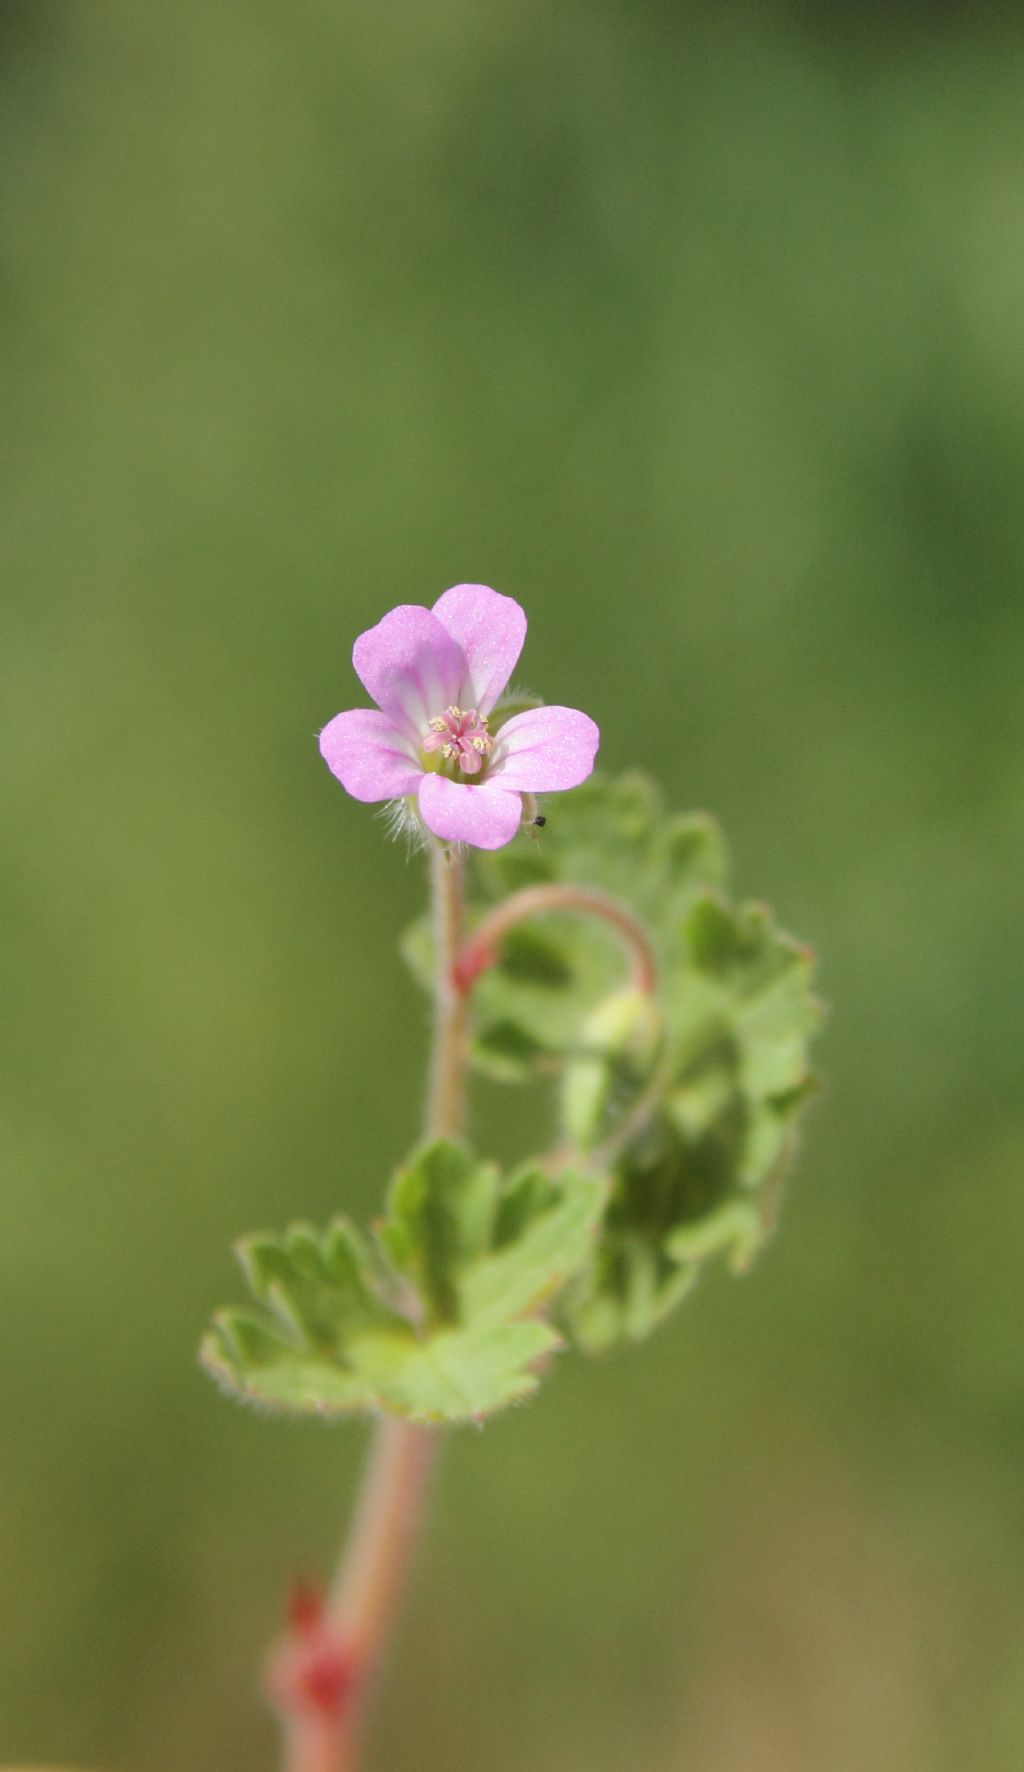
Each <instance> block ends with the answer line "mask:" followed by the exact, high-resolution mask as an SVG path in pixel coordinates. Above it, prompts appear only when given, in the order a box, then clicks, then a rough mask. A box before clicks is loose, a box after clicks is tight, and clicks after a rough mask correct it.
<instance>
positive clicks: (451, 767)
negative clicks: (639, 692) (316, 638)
mask: <svg viewBox="0 0 1024 1772" xmlns="http://www.w3.org/2000/svg"><path fill="white" fill-rule="evenodd" d="M525 637H526V616H525V615H524V613H523V611H522V610H521V609H520V607H519V604H518V603H516V602H515V601H514V600H513V599H512V598H511V597H503V596H501V595H500V594H499V593H498V592H497V591H492V590H489V589H488V587H487V585H455V586H454V587H453V588H452V589H451V590H450V591H445V593H444V596H443V597H439V598H438V600H437V602H436V603H435V604H434V607H433V609H423V608H421V607H420V606H419V605H418V604H415V603H402V604H399V606H398V608H397V609H392V610H391V611H390V612H389V614H387V615H386V616H385V617H384V619H383V621H379V622H378V623H377V626H376V627H375V628H370V629H369V630H368V631H367V632H366V633H365V634H360V636H359V638H358V640H357V641H356V643H355V646H354V647H353V649H352V663H353V664H354V665H355V668H356V674H357V675H358V677H359V679H360V681H361V683H362V685H363V688H364V689H365V690H366V691H367V693H368V694H369V695H370V696H372V697H373V700H374V701H375V702H376V703H377V707H376V708H353V709H352V710H351V711H350V712H348V713H344V714H336V715H335V716H334V719H333V720H330V721H328V723H327V725H326V726H325V727H324V729H323V731H322V732H321V734H320V752H321V755H322V756H323V758H324V761H325V762H326V764H327V766H328V768H329V769H330V770H331V772H332V774H334V775H336V776H337V777H338V780H339V781H340V782H341V785H342V787H343V788H345V789H346V790H347V792H348V793H350V794H351V795H352V797H353V799H355V800H403V799H406V798H407V797H410V796H412V795H415V797H416V802H417V807H418V811H419V817H420V819H421V821H422V823H423V824H424V825H426V827H427V829H428V830H430V831H432V832H433V833H434V836H435V837H441V838H443V839H444V840H445V841H446V842H449V843H472V844H474V845H475V846H476V848H478V849H500V848H502V847H503V845H504V844H506V843H510V842H511V841H512V838H513V837H514V836H515V834H516V831H517V830H518V829H519V825H520V823H521V821H522V816H523V802H522V796H523V794H545V793H553V792H555V791H556V790H557V789H560V788H574V787H576V786H577V785H578V783H579V782H581V781H585V780H586V778H587V776H588V775H589V774H590V771H591V769H592V768H593V766H594V754H595V752H596V750H597V746H598V742H599V738H600V734H599V733H598V730H597V727H596V726H595V725H594V722H593V720H590V719H588V717H587V715H586V714H581V713H578V712H577V710H576V709H575V708H548V707H540V708H530V709H529V710H528V711H527V712H526V713H522V714H514V715H513V716H512V718H511V719H510V720H506V721H505V723H504V724H503V725H497V726H496V727H495V730H494V731H493V732H492V731H491V727H490V715H491V711H492V709H493V707H494V704H495V702H496V701H497V700H498V697H499V696H500V695H501V694H502V692H503V690H504V689H505V687H506V685H507V683H508V680H509V677H510V676H511V675H512V672H513V670H514V669H515V665H516V661H517V659H518V657H519V654H520V652H521V651H522V647H523V640H524V639H525Z"/></svg>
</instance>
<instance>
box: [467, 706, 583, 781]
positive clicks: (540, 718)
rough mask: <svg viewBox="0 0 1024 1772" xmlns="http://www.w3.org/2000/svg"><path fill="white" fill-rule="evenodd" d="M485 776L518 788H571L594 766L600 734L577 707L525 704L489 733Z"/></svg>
mask: <svg viewBox="0 0 1024 1772" xmlns="http://www.w3.org/2000/svg"><path fill="white" fill-rule="evenodd" d="M494 737H495V750H494V756H493V759H492V761H491V775H490V779H491V780H492V781H493V782H494V785H495V787H503V788H515V789H516V790H517V792H519V793H524V794H545V793H552V792H554V791H555V790H556V789H558V788H575V787H578V786H579V784H580V782H581V781H586V779H587V776H588V775H589V774H590V771H591V770H592V769H593V767H594V757H595V755H596V753H597V747H598V745H599V744H600V742H601V734H600V732H599V731H598V729H597V727H596V726H595V725H594V722H593V720H591V719H590V718H589V716H588V715H587V714H581V713H580V712H579V710H578V709H577V708H530V709H529V710H528V711H527V712H526V713H525V714H514V715H513V717H512V719H511V720H507V721H506V722H505V725H504V726H502V727H500V728H499V730H498V731H497V732H496V733H495V735H494Z"/></svg>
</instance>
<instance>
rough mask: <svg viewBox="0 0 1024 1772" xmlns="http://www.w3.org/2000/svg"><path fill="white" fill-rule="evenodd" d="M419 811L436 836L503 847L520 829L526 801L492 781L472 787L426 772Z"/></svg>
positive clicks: (481, 846)
mask: <svg viewBox="0 0 1024 1772" xmlns="http://www.w3.org/2000/svg"><path fill="white" fill-rule="evenodd" d="M420 813H421V815H422V818H423V822H424V824H425V825H426V826H427V827H428V829H430V830H432V831H433V833H434V835H435V837H443V838H444V839H445V841H446V842H448V843H472V844H473V845H474V847H475V848H477V849H501V848H503V847H504V845H505V844H506V843H511V841H512V838H513V837H514V836H515V834H516V832H517V830H518V829H519V825H520V821H521V819H522V816H523V803H522V800H521V799H520V798H519V795H518V794H507V793H505V792H504V791H503V790H502V789H501V788H499V787H492V786H491V784H490V782H485V783H484V784H483V786H482V787H470V786H469V785H468V784H465V785H464V784H463V783H462V782H460V781H449V780H448V778H447V776H444V775H425V776H424V777H423V780H422V781H421V782H420Z"/></svg>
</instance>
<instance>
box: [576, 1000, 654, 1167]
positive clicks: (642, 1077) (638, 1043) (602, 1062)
mask: <svg viewBox="0 0 1024 1772" xmlns="http://www.w3.org/2000/svg"><path fill="white" fill-rule="evenodd" d="M663 1041H664V1017H663V1016H662V1013H661V1010H660V1009H659V1008H658V1006H657V1004H656V1003H655V1002H654V999H653V998H652V997H651V996H649V995H648V994H647V992H646V991H638V990H636V989H629V990H622V991H616V992H615V993H614V994H613V995H612V996H610V997H605V998H604V999H603V1000H602V1001H601V1002H600V1003H599V1004H598V1005H597V1008H596V1009H594V1010H593V1011H592V1012H591V1014H590V1015H589V1016H588V1017H587V1019H586V1021H585V1022H584V1024H583V1030H582V1033H581V1036H580V1046H579V1051H578V1052H577V1054H576V1056H575V1057H574V1058H572V1059H570V1061H569V1063H568V1064H567V1066H566V1069H565V1074H564V1077H563V1080H562V1119H563V1122H564V1125H565V1129H566V1131H567V1133H568V1134H569V1136H570V1138H571V1139H572V1140H573V1142H574V1143H575V1144H577V1145H579V1146H581V1148H582V1149H584V1150H588V1149H590V1148H591V1147H592V1146H593V1145H595V1144H600V1143H601V1142H602V1141H603V1140H604V1139H606V1138H608V1137H609V1136H610V1135H611V1134H612V1133H614V1132H615V1131H616V1129H617V1128H618V1127H619V1126H620V1125H621V1123H622V1121H623V1120H624V1119H625V1118H626V1116H627V1115H628V1114H629V1113H630V1111H631V1110H632V1109H633V1108H634V1107H635V1105H636V1103H637V1101H638V1100H639V1098H640V1096H641V1095H642V1094H643V1091H644V1090H645V1089H646V1088H647V1086H648V1084H649V1083H650V1082H651V1079H652V1077H653V1076H654V1072H655V1070H656V1068H657V1064H658V1061H659V1059H660V1057H661V1052H662V1046H663Z"/></svg>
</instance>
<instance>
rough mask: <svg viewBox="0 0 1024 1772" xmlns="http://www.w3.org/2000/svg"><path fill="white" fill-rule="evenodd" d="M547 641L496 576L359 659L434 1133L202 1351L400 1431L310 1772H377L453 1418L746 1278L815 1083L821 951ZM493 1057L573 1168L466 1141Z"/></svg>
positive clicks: (238, 1383) (302, 1757) (306, 1678)
mask: <svg viewBox="0 0 1024 1772" xmlns="http://www.w3.org/2000/svg"><path fill="white" fill-rule="evenodd" d="M526 625H527V624H526V616H525V614H524V612H523V610H522V609H521V608H520V606H519V604H518V603H517V602H515V600H514V599H513V598H511V597H507V596H502V595H500V594H499V593H498V592H497V591H493V590H490V589H489V588H488V587H487V586H485V585H475V584H462V585H456V586H454V587H453V588H452V589H451V590H448V591H445V593H444V594H443V596H441V597H439V598H438V600H437V601H436V602H435V603H434V604H433V606H432V608H430V609H427V608H425V607H422V606H420V605H417V604H402V605H400V606H399V607H398V608H396V609H392V610H391V611H390V612H389V613H388V614H387V615H385V616H384V617H383V619H382V620H381V621H379V622H378V623H377V625H376V626H375V627H373V628H370V629H369V630H368V631H367V632H366V633H364V634H361V635H360V636H359V638H358V639H357V640H356V643H355V646H354V648H353V664H354V666H355V671H356V675H357V676H358V678H359V681H360V683H361V684H362V687H363V689H364V690H365V692H366V694H367V696H368V697H369V698H370V700H371V701H372V702H373V703H374V704H375V705H374V706H373V707H356V708H352V709H349V710H348V711H346V712H343V713H339V714H336V715H335V716H334V718H333V719H331V720H329V721H328V722H327V724H326V726H325V727H324V728H323V731H322V732H321V734H320V751H321V754H322V756H323V759H324V761H325V762H326V764H327V766H328V768H329V769H330V770H331V772H332V774H333V775H335V776H336V777H337V779H338V781H339V782H340V783H341V785H342V787H343V788H344V789H345V790H346V791H347V793H348V794H349V795H351V796H352V797H353V798H354V799H355V800H359V801H363V802H367V803H371V804H373V803H379V804H381V805H383V806H384V807H385V808H386V809H387V810H388V813H389V819H390V823H391V826H392V828H393V829H394V830H396V831H402V832H405V833H406V834H407V835H408V836H409V837H410V838H411V839H412V840H413V842H414V843H415V844H416V845H417V846H418V847H420V848H422V850H423V851H424V853H425V856H426V860H427V867H428V876H429V882H430V906H429V911H428V913H427V915H425V916H424V918H423V919H422V921H420V922H417V923H416V924H415V925H414V926H413V927H412V928H411V929H409V930H407V931H406V932H405V934H404V936H403V939H402V947H403V952H404V954H405V956H406V959H407V961H408V963H409V964H410V966H411V967H412V969H413V972H414V973H415V975H416V977H417V978H418V979H419V980H420V982H421V983H422V984H423V986H424V988H425V989H426V990H427V991H428V992H429V993H430V995H431V998H432V1001H433V1030H432V1037H431V1049H430V1054H429V1061H428V1087H427V1106H426V1112H425V1117H424V1125H423V1135H422V1139H421V1142H420V1143H419V1144H418V1145H417V1147H416V1148H415V1149H414V1150H413V1151H412V1152H411V1153H409V1154H408V1155H407V1156H405V1157H404V1158H401V1159H400V1160H399V1161H398V1162H397V1163H396V1167H395V1171H394V1174H393V1176H392V1177H391V1178H390V1179H389V1180H388V1181H387V1183H386V1186H385V1189H384V1198H383V1204H382V1210H381V1216H380V1217H379V1219H378V1220H377V1221H376V1223H375V1224H374V1225H373V1226H372V1227H362V1226H356V1225H354V1224H352V1223H351V1222H350V1221H349V1219H348V1218H346V1217H345V1216H343V1215H339V1216H338V1217H337V1218H335V1219H334V1220H333V1221H332V1222H331V1223H330V1224H329V1225H327V1226H325V1227H322V1228H317V1227H315V1226H311V1225H306V1224H293V1225H291V1226H290V1227H289V1228H288V1229H286V1230H285V1231H284V1232H283V1233H282V1234H280V1235H276V1234H274V1235H271V1234H261V1235H257V1236H251V1237H246V1238H243V1239H242V1240H241V1241H240V1243H239V1245H238V1252H239V1256H240V1260H241V1264H242V1268H243V1271H244V1274H245V1278H246V1281H247V1283H248V1288H249V1292H250V1294H251V1299H250V1302H249V1303H248V1304H246V1305H241V1306H238V1307H232V1308H229V1309H226V1310H223V1311H221V1312H219V1313H218V1314H217V1315H216V1316H215V1318H214V1321H213V1324H212V1326H211V1328H210V1330H209V1331H208V1333H207V1335H206V1337H205V1339H204V1342H203V1347H202V1355H201V1357H202V1361H203V1364H204V1365H205V1367H206V1368H207V1370H208V1371H209V1372H210V1373H211V1374H212V1375H213V1376H214V1377H215V1378H216V1379H217V1380H218V1382H219V1383H220V1384H221V1385H222V1386H223V1387H224V1388H225V1389H226V1390H227V1391H229V1392H231V1393H233V1394H235V1395H236V1396H238V1397H240V1398H244V1399H247V1400H249V1401H252V1402H255V1403H257V1404H260V1405H262V1406H263V1407H265V1408H267V1409H270V1410H277V1411H282V1412H285V1413H290V1414H312V1415H320V1416H323V1417H327V1418H335V1417H338V1416H345V1415H360V1414H362V1415H369V1416H372V1417H373V1418H374V1419H375V1421H376V1423H377V1425H376V1429H375V1439H374V1444H373V1448H372V1451H371V1455H370V1460H369V1465H368V1470H367V1475H366V1478H365V1484H364V1491H363V1495H362V1497H361V1500H360V1502H359V1505H358V1506H357V1508H356V1512H355V1524H354V1527H353V1530H352V1533H351V1537H350V1540H349V1543H348V1546H347V1549H346V1551H345V1553H344V1555H343V1557H342V1560H341V1564H340V1568H339V1571H338V1574H337V1576H336V1578H335V1580H334V1581H333V1583H332V1584H331V1585H330V1586H329V1587H328V1588H326V1589H325V1590H324V1591H323V1592H320V1591H313V1590H312V1589H308V1588H303V1589H302V1590H301V1591H297V1592H296V1594H295V1595H293V1598H292V1602H291V1605H290V1608H289V1617H288V1626H287V1630H286V1632H285V1635H284V1637H283V1638H282V1640H281V1642H280V1643H279V1644H278V1645H277V1647H276V1649H275V1651H274V1653H273V1656H272V1658H271V1662H270V1665H269V1669H268V1680H267V1684H268V1692H269V1695H270V1698H271V1701H272V1703H273V1704H274V1706H275V1708H276V1709H277V1711H278V1714H279V1716H280V1719H281V1723H282V1729H283V1735H284V1751H285V1762H284V1763H285V1767H286V1772H353V1769H354V1768H356V1767H357V1766H358V1765H359V1763H360V1755H361V1751H362V1750H361V1742H362V1734H363V1724H364V1720H365V1712H366V1697H367V1692H368V1688H369V1685H370V1682H371V1680H372V1678H373V1676H374V1674H375V1671H376V1669H377V1667H378V1665H379V1662H380V1658H381V1653H382V1649H383V1646H384V1644H385V1642H386V1639H387V1635H388V1631H389V1627H390V1623H391V1620H392V1618H393V1615H394V1610H395V1606H396V1603H397V1599H398V1595H399V1591H400V1587H401V1583H402V1579H403V1575H404V1571H405V1568H406V1565H407V1563H408V1560H409V1555H410V1552H411V1550H412V1547H413V1544H414V1542H415V1537H416V1532H417V1526H418V1522H419V1519H420V1517H421V1514H422V1504H423V1497H424V1493H425V1486H426V1479H427V1475H428V1472H429V1470H430V1467H431V1465H432V1463H433V1461H434V1457H435V1455H436V1451H437V1447H438V1445H439V1443H440V1441H441V1438H442V1436H443V1430H444V1429H445V1428H447V1427H449V1426H451V1425H453V1424H458V1423H461V1422H474V1423H481V1422H483V1421H485V1420H486V1419H487V1418H488V1417H489V1416H490V1415H492V1414H493V1413H494V1412H495V1411H497V1410H500V1409H503V1408H505V1407H507V1406H508V1405H509V1404H512V1403H519V1402H522V1401H523V1400H524V1399H526V1398H528V1397H529V1396H530V1395H531V1394H532V1393H533V1391H535V1390H536V1388H537V1386H538V1384H539V1383H541V1382H543V1381H545V1380H546V1379H547V1377H548V1376H549V1374H551V1373H552V1370H553V1362H554V1360H555V1357H556V1356H558V1355H560V1354H561V1353H562V1352H563V1351H565V1350H567V1349H569V1348H573V1347H575V1348H577V1349H581V1350H583V1351H585V1352H587V1353H591V1354H594V1353H598V1352H603V1351H606V1350H609V1349H612V1348H614V1347H615V1346H617V1345H620V1344H624V1343H635V1342H638V1341H641V1340H643V1339H644V1338H645V1337H646V1336H648V1335H649V1334H651V1333H652V1332H653V1331H654V1330H655V1329H656V1327H657V1326H658V1324H659V1323H661V1322H662V1321H663V1320H664V1318H665V1317H666V1316H668V1315H669V1313H670V1312H671V1311H672V1310H673V1309H674V1308H675V1307H676V1306H677V1305H678V1304H679V1302H680V1301H681V1300H682V1299H683V1297H684V1296H685V1295H686V1294H687V1293H688V1292H689V1290H690V1289H691V1287H692V1286H693V1283H694V1281H695V1279H696V1277H697V1276H698V1274H699V1272H700V1269H701V1267H702V1266H703V1265H704V1263H705V1262H707V1261H708V1260H710V1259H712V1258H720V1259H723V1260H725V1261H726V1263H727V1264H728V1265H729V1266H730V1267H731V1268H732V1269H733V1271H735V1272H742V1271H743V1270H744V1269H745V1268H746V1267H748V1266H749V1264H750V1262H751V1260H752V1259H753V1257H754V1255H755V1254H756V1253H757V1251H758V1249H759V1248H760V1246H761V1244H762V1243H763V1242H764V1240H765V1238H766V1236H767V1235H768V1233H769V1232H770V1230H771V1229H772V1226H773V1224H774V1220H775V1215H776V1210H777V1200H778V1193H779V1186H780V1182H781V1180H782V1177H783V1175H784V1172H785V1169H786V1166H787V1164H788V1162H789V1160H790V1158H791V1155H792V1151H793V1144H794V1137H795V1133H796V1125H797V1121H798V1118H799V1115H800V1110H801V1108H802V1106H803V1104H804V1102H805V1101H806V1099H807V1096H808V1094H809V1092H810V1090H811V1087H812V1078H811V1073H810V1070H809V1067H808V1045H809V1042H810V1039H811V1036H812V1035H813V1033H814V1031H815V1028H816V1026H817V1023H818V1021H819V1018H820V1010H819V1006H818V1004H817V1002H816V1000H815V998H814V996H813V994H812V991H811V976H810V975H811V966H812V956H811V954H810V951H809V950H808V949H807V948H806V947H804V946H802V945H801V944H800V943H798V942H796V941H794V940H792V939H791V938H790V937H789V936H788V935H785V934H784V933H782V931H780V930H779V929H778V928H777V926H776V925H775V923H774V921H773V919H772V917H771V914H770V912H769V911H768V910H767V909H766V907H765V906H763V905H760V904H756V905H749V904H748V905H742V904H741V905H738V906H737V905H733V904H731V903H730V901H729V899H728V898H727V896H726V882H725V871H726V870H725V857H724V851H723V845H722V841H721V837H720V835H719V832H718V829H717V827H716V825H715V824H714V823H713V821H712V820H710V819H708V818H707V817H705V816H703V815H693V814H685V813H677V812H672V811H670V810H668V809H667V808H666V806H665V803H664V801H663V799H662V794H661V791H660V789H659V788H658V787H656V786H655V784H654V783H653V782H651V781H650V780H649V779H648V778H647V777H646V776H645V775H642V774H639V773H637V772H635V771H629V772H627V773H624V774H619V775H614V774H607V775H604V774H595V773H594V760H595V757H596V754H597V749H598V742H599V733H598V728H597V726H596V725H595V723H594V721H593V720H592V719H591V718H590V717H589V715H588V714H585V713H582V712H580V711H579V710H577V709H575V708H567V707H553V706H547V705H545V704H544V703H542V702H541V701H539V700H538V698H536V697H534V696H523V695H520V694H518V693H517V692H516V691H514V690H510V688H509V684H510V680H511V678H512V675H513V672H514V671H515V669H516V666H517V664H518V661H519V656H520V653H521V651H522V647H523V643H524V641H525V637H526ZM556 793H557V794H558V795H559V799H558V801H557V803H556V804H555V806H553V807H552V810H551V814H550V815H549V813H548V811H547V810H546V808H547V805H548V801H547V796H549V795H552V794H556ZM474 1070H475V1071H479V1072H480V1073H482V1074H486V1075H488V1076H490V1077H491V1078H492V1079H496V1080H498V1081H500V1082H505V1083H508V1084H510V1085H515V1086H519V1087H537V1088H544V1089H547V1090H549V1091H550V1089H551V1085H552V1079H553V1078H554V1079H555V1091H556V1098H557V1104H558V1119H559V1122H560V1123H559V1126H558V1130H557V1134H556V1137H555V1139H554V1142H553V1144H552V1147H551V1148H550V1149H549V1150H545V1151H540V1152H533V1153H529V1154H528V1155H527V1156H525V1157H524V1160H523V1161H522V1163H521V1164H519V1165H518V1166H517V1167H515V1168H514V1169H513V1170H512V1171H511V1172H510V1173H507V1174H503V1173H501V1172H500V1170H499V1169H498V1167H497V1166H496V1165H495V1164H494V1163H492V1162H491V1161H489V1160H488V1158H487V1155H486V1145H485V1141H484V1140H481V1141H480V1142H481V1145H482V1148H481V1150H480V1151H479V1152H478V1151H477V1150H476V1149H474V1148H472V1147H471V1146H470V1145H469V1144H468V1143H467V1142H466V1137H465V1121H466V1106H467V1090H468V1081H469V1077H470V1074H471V1073H472V1072H473V1071H474ZM562 1382H565V1380H564V1378H563V1380H562Z"/></svg>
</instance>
